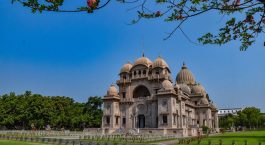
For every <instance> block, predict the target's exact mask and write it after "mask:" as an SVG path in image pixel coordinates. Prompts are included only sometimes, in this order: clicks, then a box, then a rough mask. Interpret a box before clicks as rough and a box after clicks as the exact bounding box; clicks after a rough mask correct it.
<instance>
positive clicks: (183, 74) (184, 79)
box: [176, 63, 195, 84]
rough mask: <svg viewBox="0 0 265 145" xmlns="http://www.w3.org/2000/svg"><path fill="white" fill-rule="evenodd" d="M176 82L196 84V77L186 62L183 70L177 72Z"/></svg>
mask: <svg viewBox="0 0 265 145" xmlns="http://www.w3.org/2000/svg"><path fill="white" fill-rule="evenodd" d="M176 82H177V83H179V84H182V83H184V84H195V78H194V76H193V74H192V73H191V71H190V70H189V69H188V68H187V67H186V65H185V63H183V66H182V68H181V70H180V71H179V73H178V74H177V77H176Z"/></svg>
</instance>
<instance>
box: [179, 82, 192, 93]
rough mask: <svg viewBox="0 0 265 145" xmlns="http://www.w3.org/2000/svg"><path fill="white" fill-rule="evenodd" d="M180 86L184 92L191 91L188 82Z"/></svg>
mask: <svg viewBox="0 0 265 145" xmlns="http://www.w3.org/2000/svg"><path fill="white" fill-rule="evenodd" d="M179 87H180V89H181V90H182V91H183V92H185V93H187V94H190V93H191V90H190V87H189V86H188V85H187V84H179Z"/></svg>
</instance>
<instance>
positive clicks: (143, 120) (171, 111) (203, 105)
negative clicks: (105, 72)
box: [102, 56, 219, 136]
mask: <svg viewBox="0 0 265 145" xmlns="http://www.w3.org/2000/svg"><path fill="white" fill-rule="evenodd" d="M119 76H120V78H119V79H118V80H117V82H116V85H114V84H112V85H111V86H110V88H109V89H108V91H107V94H106V95H105V96H104V98H103V101H104V111H103V118H102V129H103V132H104V133H105V134H111V133H115V132H117V130H119V131H120V130H123V131H130V130H135V131H136V132H137V133H157V134H159V133H161V134H176V135H179V136H196V135H198V133H200V132H199V130H201V129H200V128H201V127H203V126H207V127H209V128H210V129H211V131H214V132H218V130H219V129H218V127H219V123H218V110H217V108H216V106H215V105H214V104H213V102H212V101H211V100H210V97H209V95H208V94H207V92H206V90H205V89H204V87H203V86H202V85H201V84H200V83H197V82H196V81H195V77H194V76H193V74H192V73H191V71H190V70H189V69H188V67H187V66H186V65H185V64H184V63H183V66H182V68H181V69H180V71H179V72H178V74H177V76H176V79H175V81H173V80H172V77H171V70H170V69H169V66H168V65H167V63H166V62H165V60H163V59H162V58H161V57H158V58H157V59H156V60H155V61H154V62H152V61H151V60H150V59H148V58H147V57H145V56H142V57H141V58H138V59H137V60H136V61H135V62H134V63H133V64H131V63H126V64H124V65H123V66H122V68H121V70H120V73H119ZM117 87H118V89H117Z"/></svg>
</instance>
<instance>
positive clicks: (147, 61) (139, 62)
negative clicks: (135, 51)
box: [133, 55, 152, 67]
mask: <svg viewBox="0 0 265 145" xmlns="http://www.w3.org/2000/svg"><path fill="white" fill-rule="evenodd" d="M133 65H134V66H136V65H144V66H147V67H149V66H150V65H152V61H151V60H150V59H149V58H147V57H145V56H144V55H143V56H142V57H140V58H138V59H136V61H135V62H134V64H133Z"/></svg>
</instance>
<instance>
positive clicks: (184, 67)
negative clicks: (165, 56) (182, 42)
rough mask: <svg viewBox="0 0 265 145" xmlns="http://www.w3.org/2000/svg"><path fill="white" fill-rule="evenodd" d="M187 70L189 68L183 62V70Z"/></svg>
mask: <svg viewBox="0 0 265 145" xmlns="http://www.w3.org/2000/svg"><path fill="white" fill-rule="evenodd" d="M186 68H187V66H186V64H185V62H184V61H183V64H182V69H186Z"/></svg>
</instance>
